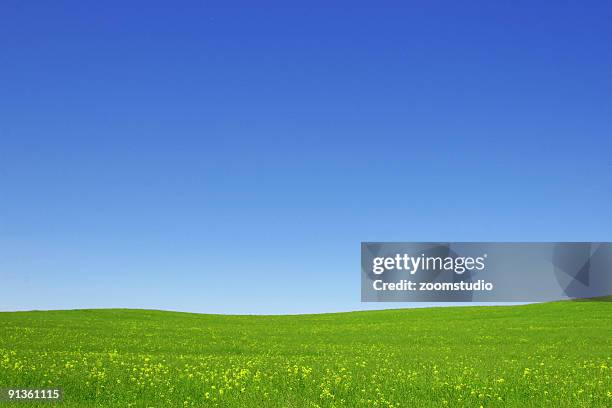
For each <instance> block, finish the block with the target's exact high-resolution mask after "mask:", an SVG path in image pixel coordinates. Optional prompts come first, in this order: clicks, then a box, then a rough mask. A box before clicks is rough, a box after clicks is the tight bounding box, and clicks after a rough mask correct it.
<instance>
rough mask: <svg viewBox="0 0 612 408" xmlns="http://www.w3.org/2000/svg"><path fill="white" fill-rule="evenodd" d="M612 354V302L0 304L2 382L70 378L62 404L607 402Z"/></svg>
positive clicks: (48, 382) (56, 382) (37, 383)
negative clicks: (360, 308)
mask: <svg viewBox="0 0 612 408" xmlns="http://www.w3.org/2000/svg"><path fill="white" fill-rule="evenodd" d="M611 367H612V303H609V302H577V301H573V302H555V303H547V304H533V305H524V306H504V307H502V306H495V307H447V308H430V309H404V310H387V311H368V312H352V313H338V314H321V315H300V316H222V315H199V314H189V313H174V312H159V311H145V310H119V309H112V310H75V311H48V312H11V313H0V387H8V386H11V387H22V388H23V387H62V388H63V389H64V394H65V398H64V401H63V402H62V403H59V404H57V405H58V406H66V407H93V406H112V407H162V406H169V407H187V406H229V407H334V406H335V407H340V406H346V407H358V406H376V407H428V406H432V407H440V406H450V407H458V406H469V407H480V406H483V407H506V406H516V407H532V406H533V407H542V406H555V407H561V406H563V407H565V406H568V407H577V406H584V407H610V406H612V379H611V374H612V369H611ZM27 405H31V404H29V403H9V402H0V407H2V406H20V407H23V406H27ZM39 405H40V406H45V407H49V406H52V405H53V404H50V403H43V404H39Z"/></svg>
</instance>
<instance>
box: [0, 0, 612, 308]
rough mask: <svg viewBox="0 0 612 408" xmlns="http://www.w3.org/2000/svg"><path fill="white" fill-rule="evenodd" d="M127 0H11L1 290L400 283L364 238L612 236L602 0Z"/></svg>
mask: <svg viewBox="0 0 612 408" xmlns="http://www.w3.org/2000/svg"><path fill="white" fill-rule="evenodd" d="M124 3H125V2H116V3H113V2H102V3H95V4H94V3H90V4H84V3H83V2H62V1H58V2H51V3H50V2H39V3H37V2H31V3H24V2H20V1H7V2H3V3H2V5H0V49H1V50H2V52H1V53H0V277H1V281H2V284H1V285H0V310H21V309H61V308H85V307H87V308H89V307H139V308H159V309H170V310H184V311H197V312H214V313H298V312H324V311H338V310H355V309H365V308H376V307H389V306H398V305H389V304H361V303H360V301H359V299H360V290H359V284H360V279H359V262H360V256H359V249H360V242H361V241H470V240H476V241H489V240H492V241H495V240H501V241H533V240H536V241H565V240H569V241H577V240H578V241H579V240H584V241H598V240H602V241H609V240H610V231H611V230H612V217H610V210H609V209H610V207H611V201H612V159H611V153H612V141H611V139H612V123H611V118H612V75H611V74H610V73H611V72H612V45H611V44H612V26H611V25H610V24H609V22H610V21H612V7H611V6H610V5H609V3H608V4H606V2H600V3H599V2H594V3H590V4H589V5H588V6H586V5H585V4H583V3H582V2H538V4H537V5H534V4H533V2H512V3H507V4H501V2H500V4H494V3H492V2H484V1H483V2H471V3H470V4H469V5H466V4H458V3H457V2H451V1H444V2H430V1H427V2H411V3H409V4H405V5H404V6H399V5H398V4H399V3H386V4H385V3H377V4H379V5H380V6H379V7H372V6H370V7H367V6H364V5H363V4H360V3H356V2H347V3H345V4H340V3H336V4H337V5H336V6H334V7H332V8H330V7H325V6H324V3H320V4H319V5H317V4H315V3H313V2H304V3H302V6H301V7H297V6H294V7H281V6H280V3H266V4H261V5H259V7H252V6H250V4H252V3H251V2H244V3H237V2H234V3H232V4H231V7H229V6H227V5H228V4H229V3H228V2H219V3H217V4H214V3H211V2H193V3H189V2H183V3H181V4H180V6H179V5H178V4H176V3H175V4H173V5H170V3H165V4H164V3H161V2H160V3H157V2H150V1H148V2H142V3H135V2H130V4H129V5H128V6H126V5H125V4H124ZM222 5H226V7H221V6H222ZM307 6H310V7H307Z"/></svg>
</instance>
